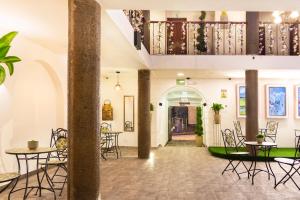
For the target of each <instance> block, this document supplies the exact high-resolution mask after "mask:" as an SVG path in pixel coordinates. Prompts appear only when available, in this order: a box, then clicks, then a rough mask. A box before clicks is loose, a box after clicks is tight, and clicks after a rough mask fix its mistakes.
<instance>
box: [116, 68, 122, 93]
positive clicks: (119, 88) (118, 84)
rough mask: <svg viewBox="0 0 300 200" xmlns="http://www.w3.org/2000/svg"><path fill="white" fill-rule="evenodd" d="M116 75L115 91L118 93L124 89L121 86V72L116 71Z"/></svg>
mask: <svg viewBox="0 0 300 200" xmlns="http://www.w3.org/2000/svg"><path fill="white" fill-rule="evenodd" d="M116 74H117V84H116V85H115V90H116V91H120V90H121V89H122V87H121V85H120V82H119V74H120V72H119V71H116Z"/></svg>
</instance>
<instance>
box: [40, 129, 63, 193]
mask: <svg viewBox="0 0 300 200" xmlns="http://www.w3.org/2000/svg"><path fill="white" fill-rule="evenodd" d="M67 140H68V131H67V130H66V129H62V128H58V129H57V130H55V131H54V130H53V129H52V134H51V140H50V147H52V148H56V149H57V151H56V152H55V153H54V154H50V155H49V157H48V158H47V161H46V160H45V161H41V162H40V163H39V164H40V165H41V166H42V170H43V171H44V174H43V176H42V179H41V180H42V181H43V179H44V177H45V176H47V177H48V178H49V179H50V180H51V182H52V184H53V186H55V184H61V187H54V189H56V190H59V191H60V194H59V195H60V196H61V195H62V192H63V189H64V186H65V184H66V183H67V178H68V176H67V174H68V169H67V158H68V141H67ZM49 166H54V167H56V170H55V172H54V174H53V176H52V177H50V176H49V174H48V172H47V169H48V167H49ZM60 169H62V171H64V173H63V174H61V173H59V170H60ZM61 179H62V180H61ZM37 192H38V191H37Z"/></svg>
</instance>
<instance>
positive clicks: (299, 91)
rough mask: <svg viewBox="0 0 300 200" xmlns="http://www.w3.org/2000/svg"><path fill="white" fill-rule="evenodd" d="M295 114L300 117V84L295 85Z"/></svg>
mask: <svg viewBox="0 0 300 200" xmlns="http://www.w3.org/2000/svg"><path fill="white" fill-rule="evenodd" d="M295 115H296V118H298V119H300V85H297V86H296V87H295Z"/></svg>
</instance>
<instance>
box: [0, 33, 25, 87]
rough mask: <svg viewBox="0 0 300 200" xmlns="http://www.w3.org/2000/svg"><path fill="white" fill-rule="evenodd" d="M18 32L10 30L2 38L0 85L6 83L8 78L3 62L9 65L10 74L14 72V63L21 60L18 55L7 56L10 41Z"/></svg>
mask: <svg viewBox="0 0 300 200" xmlns="http://www.w3.org/2000/svg"><path fill="white" fill-rule="evenodd" d="M16 35H17V32H10V33H8V34H6V35H4V36H2V37H1V38H0V85H1V84H3V83H4V81H5V78H6V70H5V69H4V67H3V64H4V65H6V66H7V68H8V72H9V74H10V75H13V73H14V63H16V62H20V61H21V59H20V58H18V57H16V56H7V54H8V52H9V49H10V43H11V42H12V41H13V39H14V38H15V36H16Z"/></svg>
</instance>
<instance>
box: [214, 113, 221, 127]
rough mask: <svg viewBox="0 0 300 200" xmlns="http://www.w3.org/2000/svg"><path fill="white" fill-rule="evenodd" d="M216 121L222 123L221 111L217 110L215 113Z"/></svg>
mask: <svg viewBox="0 0 300 200" xmlns="http://www.w3.org/2000/svg"><path fill="white" fill-rule="evenodd" d="M214 121H215V124H220V123H221V115H220V113H219V112H216V113H215V115H214Z"/></svg>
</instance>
